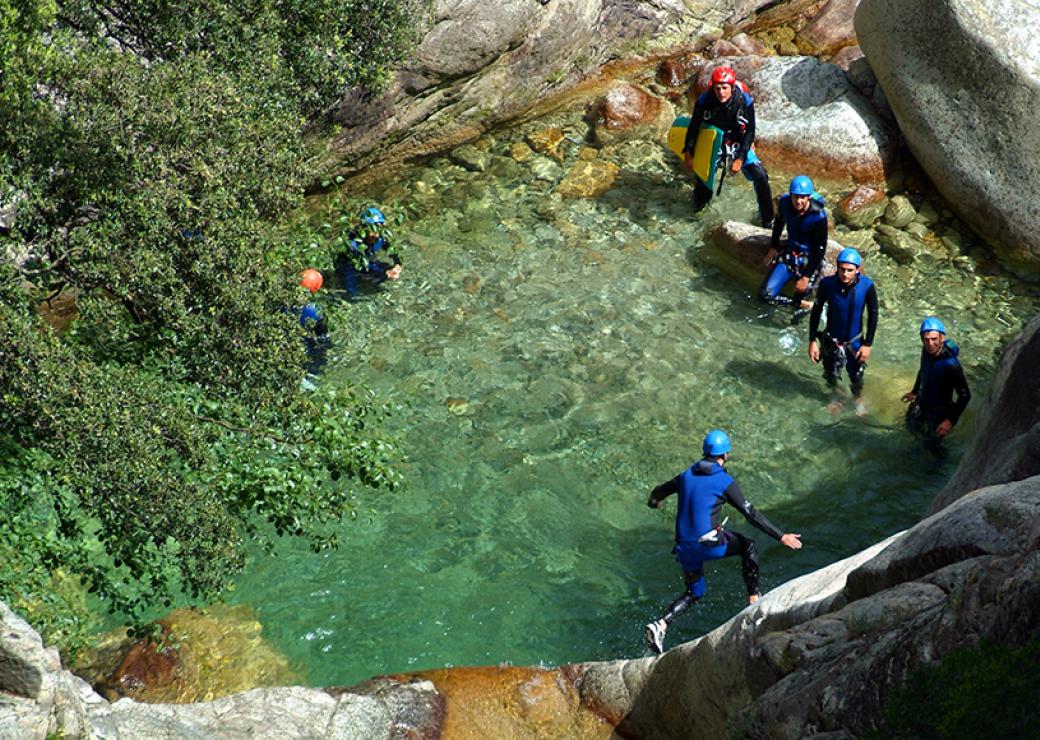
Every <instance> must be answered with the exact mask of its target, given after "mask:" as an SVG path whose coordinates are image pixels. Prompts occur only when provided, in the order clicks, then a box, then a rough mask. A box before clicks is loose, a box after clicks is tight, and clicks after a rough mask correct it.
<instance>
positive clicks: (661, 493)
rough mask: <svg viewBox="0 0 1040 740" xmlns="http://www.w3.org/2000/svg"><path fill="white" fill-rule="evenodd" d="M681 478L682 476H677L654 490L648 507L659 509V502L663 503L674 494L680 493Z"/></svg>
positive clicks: (647, 503) (648, 501)
mask: <svg viewBox="0 0 1040 740" xmlns="http://www.w3.org/2000/svg"><path fill="white" fill-rule="evenodd" d="M680 477H681V476H680V475H677V476H675V477H674V478H672V479H671V480H670V481H665V482H664V483H662V484H661V485H659V486H658V487H657V488H655V489H654V490H652V491H651V492H650V498H649V499H648V500H647V502H646V505H647V506H649V507H650V508H651V509H655V508H657V506H656V504H657V502H658V501H663V500H664V499H666V498H668V497H669V496H671V495H672V494H673V493H678V492H679V478H680Z"/></svg>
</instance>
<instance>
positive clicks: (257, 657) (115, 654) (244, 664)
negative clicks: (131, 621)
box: [76, 605, 299, 704]
mask: <svg viewBox="0 0 1040 740" xmlns="http://www.w3.org/2000/svg"><path fill="white" fill-rule="evenodd" d="M160 625H161V626H162V628H163V634H164V635H166V636H167V639H168V640H169V642H170V644H171V645H172V646H173V647H168V648H166V649H164V650H161V651H159V652H157V651H156V648H155V646H154V645H151V644H145V643H143V642H132V641H131V640H128V639H127V638H126V631H125V630H116V631H114V632H113V633H110V634H109V635H108V636H106V637H105V638H103V639H101V640H99V642H98V645H97V647H96V648H95V649H94V650H93V651H90V652H88V653H87V654H85V655H84V656H83V657H82V660H81V662H80V664H79V666H77V668H76V673H77V674H79V675H80V676H82V677H83V678H84V679H86V680H87V681H88V682H90V683H92V684H94V685H95V686H96V687H97V689H98V690H99V692H100V693H101V694H103V695H105V696H106V697H108V698H109V699H117V698H119V697H122V696H129V697H130V698H132V699H134V700H135V701H142V702H148V703H175V704H182V703H187V702H197V701H210V700H212V699H216V698H218V697H222V696H227V695H229V694H234V693H237V692H239V691H246V690H248V689H252V688H257V687H261V686H288V685H291V684H294V683H298V682H299V676H297V675H296V673H295V672H294V671H293V670H292V669H291V668H290V666H289V661H288V660H287V659H286V658H285V657H284V656H282V655H280V654H278V653H276V652H275V651H274V650H273V649H272V648H271V647H270V646H269V645H268V644H267V643H266V642H265V641H264V640H263V638H262V636H261V630H262V627H261V625H260V623H259V622H257V621H256V618H255V616H253V614H252V612H251V611H250V610H249V608H248V607H245V606H235V607H227V606H221V605H217V606H212V607H207V608H206V609H202V610H195V609H177V610H175V611H173V612H171V613H170V614H169V615H168V616H167V617H166V618H164V619H162V620H160Z"/></svg>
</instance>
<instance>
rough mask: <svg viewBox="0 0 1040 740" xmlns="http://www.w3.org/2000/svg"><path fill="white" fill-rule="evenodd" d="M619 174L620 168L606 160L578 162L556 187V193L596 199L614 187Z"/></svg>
mask: <svg viewBox="0 0 1040 740" xmlns="http://www.w3.org/2000/svg"><path fill="white" fill-rule="evenodd" d="M620 172H621V168H620V167H618V166H617V165H616V164H614V163H613V162H610V161H607V160H603V159H592V160H584V159H582V160H578V161H577V162H575V163H574V165H573V166H572V167H571V168H570V170H569V171H568V172H567V174H566V175H564V177H563V179H562V180H561V181H560V184H559V185H557V186H556V192H557V193H559V194H560V195H562V196H564V197H571V198H596V197H598V196H600V195H602V194H603V193H605V192H607V191H608V190H610V189H611V188H612V187H614V183H615V182H616V181H617V178H618V174H619V173H620Z"/></svg>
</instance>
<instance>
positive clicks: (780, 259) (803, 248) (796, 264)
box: [758, 193, 827, 306]
mask: <svg viewBox="0 0 1040 740" xmlns="http://www.w3.org/2000/svg"><path fill="white" fill-rule="evenodd" d="M777 205H778V207H779V211H780V214H779V215H778V216H777V218H776V221H774V222H773V235H772V243H771V244H772V247H773V249H775V250H777V252H778V254H777V257H776V260H774V262H773V267H772V269H771V270H770V271H769V274H768V275H767V276H766V279H765V281H764V282H763V283H762V287H761V288H760V289H759V291H758V297H759V298H760V299H761V300H762V301H763V302H765V303H772V304H775V305H780V306H791V305H794V306H797V305H798V304H799V303H800V302H801V301H802V299H803V298H805V296H806V295H808V294H809V293H810V292H812V291H813V290H814V289H815V288H816V282H817V280H818V278H819V275H820V268H821V267H822V266H823V256H824V254H825V253H826V252H827V211H826V210H825V209H824V207H823V198H822V197H821V196H819V195H816V194H814V195H813V196H812V198H811V199H810V201H809V208H808V209H807V210H806V211H805V213H804V214H801V215H799V213H798V212H797V211H795V209H794V204H793V203H792V202H791V196H790V194H788V193H785V194H784V195H781V196H780V199H779V200H778V201H777ZM784 227H787V242H786V244H783V245H781V243H780V235H781V234H782V233H783V231H784ZM803 277H807V278H809V286H808V287H807V288H806V290H805V292H801V293H795V295H794V297H793V298H788V297H787V296H785V295H781V294H780V291H781V290H783V288H784V286H785V285H787V284H788V283H789V282H791V281H792V280H798V279H800V278H803Z"/></svg>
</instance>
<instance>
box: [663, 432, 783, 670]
mask: <svg viewBox="0 0 1040 740" xmlns="http://www.w3.org/2000/svg"><path fill="white" fill-rule="evenodd" d="M702 449H703V452H704V457H703V458H701V459H700V460H698V461H697V462H695V463H694V464H693V465H691V466H690V467H689V468H687V469H686V470H684V471H683V472H682V473H680V474H679V475H677V476H675V477H674V478H672V479H671V480H670V481H667V482H666V483H662V484H661V485H659V486H657V487H656V488H655V489H654V490H653V491H651V493H650V498H649V500H647V502H646V505H647V506H649V507H650V508H652V509H659V508H661V504H662V502H663V501H664V499H665V498H667V497H668V496H670V495H672V494H673V493H677V494H679V507H678V510H677V511H676V513H675V548H674V549H673V550H672V552H673V553H674V554H675V559H676V560H677V561H678V562H679V565H681V566H682V570H683V576H684V579H685V581H686V590H685V591H684V592H683V595H682V596H680V597H679V598H678V599H676V600H675V601H674V602H672V604H671V605H670V606H669V607H668V609H667V610H665V613H664V614H663V615H662V617H661V618H660V619H657V620H655V621H653V622H651V623H650V624H648V625H647V626H646V642H647V645H649V647H650V649H651V650H652V651H654V652H655V653H661V652H663V651H664V636H665V632H666V631H667V630H668V625H669V624H671V622H672V621H673V620H674V619H675V618H676V617H678V616H679V615H680V614H682V613H683V612H685V611H686V610H687V609H689V608H690V607H691V606H692V605H693V604H695V603H697V601H699V600H700V599H701V598H702V597H703V596H704V592H705V590H706V585H705V581H704V563H705V562H707V561H709V560H719V559H721V558H726V557H731V556H733V555H739V556H740V561H741V565H742V568H743V574H744V584H745V585H746V586H747V592H748V603H749V604H754V603H755V602H756V601H758V598H759V591H758V550H757V548H756V547H755V542H754V540H752V539H750V538H748V537H745V536H744V535H742V534H740V533H739V532H734V531H732V530H729V529H725V525H726V521H727V520H728V517H727V518H726V519H723V520H722V521H720V520H719V511H720V510H721V509H722V505H723V504H729V505H730V506H733V507H735V508H736V509H737V510H738V511H739V512H740V513H741V514H743V515H744V518H745V519H747V520H748V522H750V523H751V524H752V525H753V526H755V527H757V528H758V529H760V530H762V531H763V532H765V533H766V534H768V535H769V536H770V537H772V538H774V539H776V540H779V541H780V542H781V543H782V544H783V545H784V546H785V547H789V548H791V549H792V550H798V549H800V548H801V547H802V542H801V539H800V538H801V535H800V534H791V533H787V534H785V533H783V532H781V531H780V530H779V529H778V528H777V527H776V526H775V525H774V524H773V523H772V522H770V521H769V520H768V519H766V518H765V517H764V516H762V515H761V514H759V513H758V512H757V511H756V510H755V507H754V506H752V505H751V502H749V501H747V500H746V499H745V498H744V494H743V493H742V492H741V490H740V486H738V485H737V483H736V481H734V480H733V477H732V476H731V475H730V474H729V473H727V472H726V470H725V466H726V462H727V461H728V460H729V452H730V450H731V449H732V444H731V443H730V439H729V435H727V434H726V433H725V432H724V431H722V430H721V429H713V430H712V431H710V432H708V434H707V436H706V437H705V438H704V445H703V448H702Z"/></svg>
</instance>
